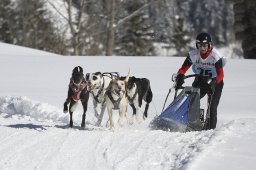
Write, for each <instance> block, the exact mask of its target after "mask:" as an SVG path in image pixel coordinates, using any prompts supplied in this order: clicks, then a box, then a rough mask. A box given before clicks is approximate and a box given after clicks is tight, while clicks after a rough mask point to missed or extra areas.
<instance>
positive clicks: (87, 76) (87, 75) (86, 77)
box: [85, 73, 90, 81]
mask: <svg viewBox="0 0 256 170" xmlns="http://www.w3.org/2000/svg"><path fill="white" fill-rule="evenodd" d="M89 77H90V73H86V75H85V80H86V81H88V80H89Z"/></svg>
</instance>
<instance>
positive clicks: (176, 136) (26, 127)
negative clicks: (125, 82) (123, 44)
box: [0, 43, 256, 170]
mask: <svg viewBox="0 0 256 170" xmlns="http://www.w3.org/2000/svg"><path fill="white" fill-rule="evenodd" d="M183 60H184V58H176V57H169V58H168V57H83V56H76V57H69V56H59V55H54V54H50V53H45V52H41V51H36V50H32V49H28V48H22V47H17V46H13V45H7V44H3V43H0V77H1V85H0V87H1V88H0V144H1V145H0V153H1V154H0V169H8V170H11V169H21V170H27V169H42V170H43V169H51V170H52V169H67V170H70V169H90V170H94V169H95V170H96V169H97V170H99V169H100V170H109V169H117V170H126V169H127V170H131V169H143V170H149V169H152V170H167V169H168V170H176V169H182V170H183V169H186V170H205V169H208V170H216V169H218V170H226V169H232V170H234V169H239V170H244V169H246V170H249V169H254V164H255V162H256V149H255V148H256V129H255V127H256V114H255V110H256V105H255V102H254V101H255V97H256V92H255V91H254V88H255V86H256V81H255V80H254V79H253V78H254V77H255V76H254V73H255V72H256V67H255V66H256V61H254V60H238V59H229V60H228V64H227V65H226V67H225V79H224V81H225V86H224V89H223V96H222V98H221V101H220V105H219V110H218V124H217V128H216V129H215V130H209V131H202V132H188V133H173V132H165V131H159V130H158V131H156V130H155V131H152V130H150V129H149V128H148V124H149V122H150V121H151V120H152V118H153V117H154V116H156V115H158V114H160V112H161V109H162V106H163V103H164V99H165V97H166V94H167V92H168V89H169V88H170V86H171V85H172V82H171V75H172V73H175V72H176V71H177V69H178V68H179V67H180V65H181V64H182V62H183ZM77 65H81V66H82V67H83V68H84V72H88V73H91V72H96V71H102V72H107V71H109V72H112V71H118V72H119V73H120V74H121V75H126V74H127V71H128V69H129V68H130V69H131V74H132V75H134V76H136V77H147V78H149V79H150V81H151V85H152V91H153V93H154V96H153V102H152V103H151V104H150V108H149V118H148V119H147V120H146V121H141V122H140V123H135V124H134V125H129V124H128V123H126V124H125V126H124V127H123V128H121V127H119V126H118V123H117V121H116V120H117V118H118V116H117V114H118V113H117V112H114V113H115V117H114V120H115V130H114V131H111V130H108V129H106V128H105V124H106V119H107V117H106V115H107V114H105V116H104V118H103V122H102V126H101V127H96V126H94V124H95V121H96V119H95V117H94V113H93V108H92V101H91V99H90V100H89V106H88V111H87V117H86V127H87V128H86V130H81V129H80V128H79V126H80V124H81V111H82V109H81V107H79V108H78V110H77V111H76V112H75V113H74V125H75V127H74V128H73V129H70V128H67V123H68V121H69V116H68V115H67V114H64V113H63V112H62V110H63V108H62V107H63V103H64V101H65V98H66V95H67V89H68V83H69V78H70V76H71V71H72V69H73V68H74V67H75V66H77ZM188 83H189V82H188ZM172 95H173V94H172ZM170 99H172V96H171V97H170ZM168 102H170V101H168ZM143 107H144V106H143ZM131 112H132V111H131V108H129V107H128V117H130V116H131V114H132V113H131ZM141 117H142V116H141Z"/></svg>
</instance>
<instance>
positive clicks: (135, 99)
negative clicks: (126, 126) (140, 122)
mask: <svg viewBox="0 0 256 170" xmlns="http://www.w3.org/2000/svg"><path fill="white" fill-rule="evenodd" d="M127 97H128V101H129V104H130V106H131V107H132V110H133V120H132V122H131V123H133V121H134V119H135V118H136V119H138V114H139V109H140V107H141V105H142V100H144V101H145V102H146V106H145V110H144V113H143V119H144V120H145V119H146V118H147V116H148V107H149V103H150V102H151V101H152V98H153V93H152V91H151V87H150V81H149V80H148V79H146V78H136V77H134V76H132V77H130V78H129V81H128V85H127Z"/></svg>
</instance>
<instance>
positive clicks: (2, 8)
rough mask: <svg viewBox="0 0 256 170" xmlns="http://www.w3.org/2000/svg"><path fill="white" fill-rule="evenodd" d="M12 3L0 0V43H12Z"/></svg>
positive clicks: (8, 0) (7, 0)
mask: <svg viewBox="0 0 256 170" xmlns="http://www.w3.org/2000/svg"><path fill="white" fill-rule="evenodd" d="M13 5H14V4H13V3H12V1H10V0H1V3H0V41H2V42H6V43H13V36H12V34H11V24H12V22H11V20H12V19H13V15H14V11H13V9H12V8H13Z"/></svg>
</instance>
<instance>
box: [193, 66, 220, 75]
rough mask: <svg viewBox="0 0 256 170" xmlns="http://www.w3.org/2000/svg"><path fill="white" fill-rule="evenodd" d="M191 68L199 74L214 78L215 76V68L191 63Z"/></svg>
mask: <svg viewBox="0 0 256 170" xmlns="http://www.w3.org/2000/svg"><path fill="white" fill-rule="evenodd" d="M192 70H193V72H194V73H195V74H198V75H201V76H206V77H211V78H214V77H216V76H217V72H216V69H215V68H203V67H198V66H196V65H193V66H192Z"/></svg>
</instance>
